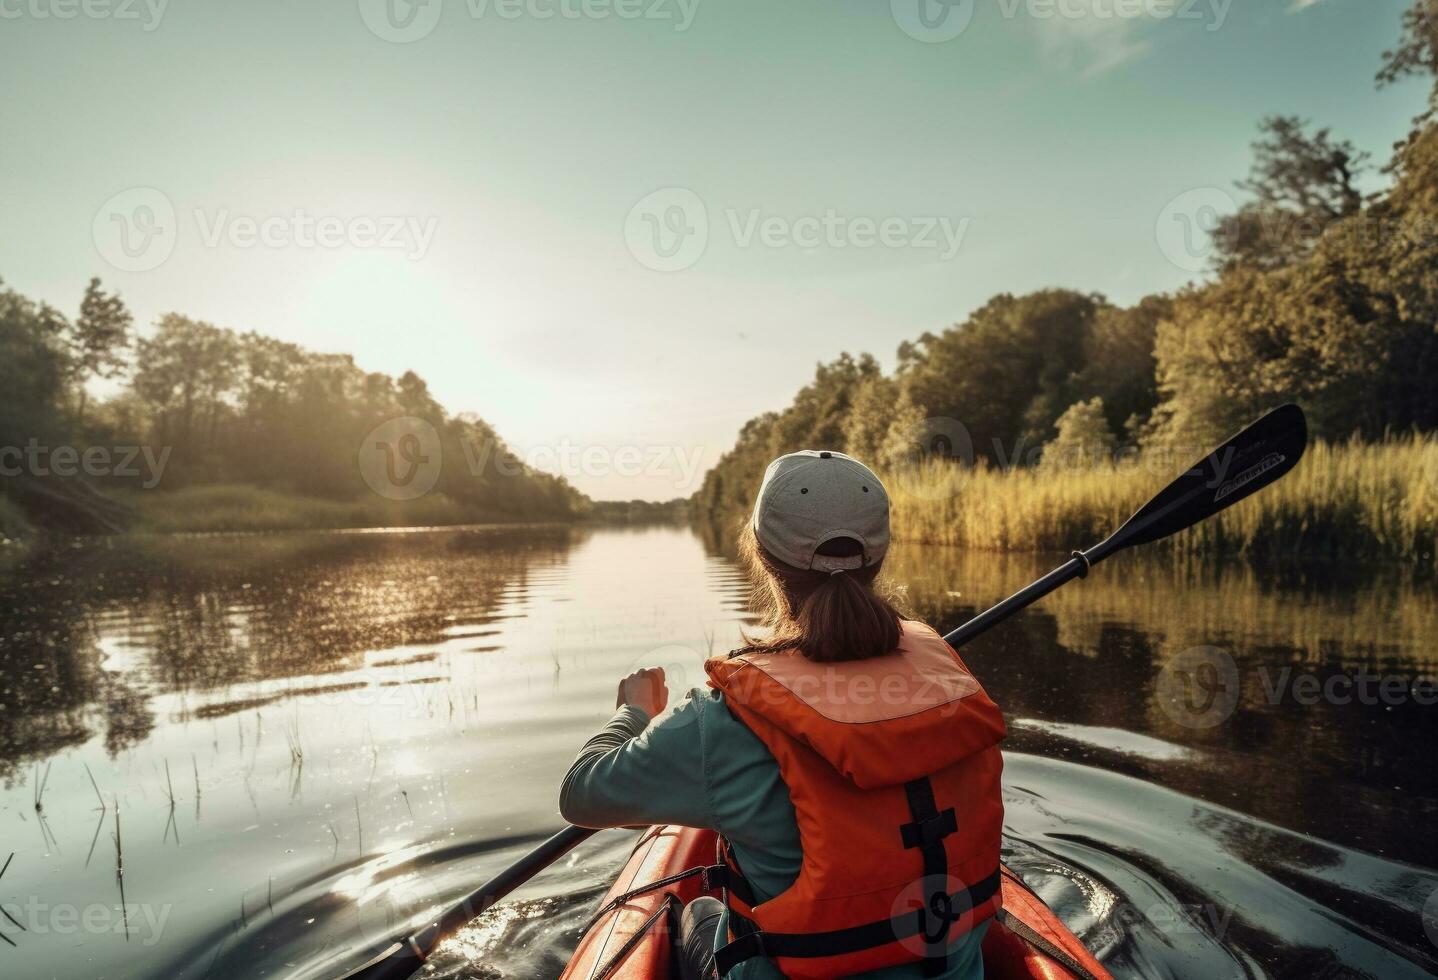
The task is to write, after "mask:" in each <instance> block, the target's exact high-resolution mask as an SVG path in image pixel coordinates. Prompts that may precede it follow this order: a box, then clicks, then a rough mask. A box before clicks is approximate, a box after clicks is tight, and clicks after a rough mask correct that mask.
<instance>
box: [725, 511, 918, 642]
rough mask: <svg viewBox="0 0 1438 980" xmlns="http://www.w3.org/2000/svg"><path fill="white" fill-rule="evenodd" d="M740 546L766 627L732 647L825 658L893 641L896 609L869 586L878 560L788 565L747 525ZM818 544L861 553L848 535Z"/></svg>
mask: <svg viewBox="0 0 1438 980" xmlns="http://www.w3.org/2000/svg"><path fill="white" fill-rule="evenodd" d="M740 549H741V552H742V555H743V558H744V563H745V565H746V566H747V567H748V570H749V574H750V577H751V578H752V579H753V582H754V598H755V604H756V605H757V606H758V607H759V610H760V612H761V614H762V622H763V624H764V625H765V626H766V627H768V628H769V630H770V633H769V636H768V637H767V638H765V639H763V640H759V641H756V640H754V639H752V638H751V637H749V636H748V635H747V634H746V635H745V637H744V639H745V641H746V642H747V643H748V644H749V645H748V646H746V647H744V649H743V650H740V651H738V652H740V653H774V652H778V651H783V650H798V651H799V652H801V653H802V654H803V655H804V656H806V657H808V658H809V659H810V660H814V661H817V662H820V663H827V662H833V661H841V660H865V659H868V658H869V657H881V656H883V655H884V654H887V653H892V652H893V651H894V649H895V648H897V647H898V645H899V639H900V637H901V635H902V631H901V628H900V626H899V621H900V616H899V613H898V610H896V609H895V608H894V607H893V605H891V604H890V603H889V601H888V600H887V599H885V598H884V597H883V596H881V595H879V594H878V593H876V592H875V591H874V580H875V579H876V578H877V577H878V574H879V567H880V565H881V564H882V563H878V562H876V563H875V564H873V565H869V566H867V567H865V568H853V569H847V570H845V571H841V572H833V573H830V572H826V571H817V570H814V569H800V568H792V567H790V566H789V565H786V564H784V563H782V562H780V561H779V560H778V559H776V558H775V557H774V556H773V555H771V554H769V553H768V552H767V551H765V550H764V547H763V546H762V545H761V544H759V540H758V538H757V537H756V536H755V535H754V530H753V528H752V527H751V526H746V527H745V529H744V533H743V535H742V537H741V539H740ZM819 550H820V553H822V554H826V555H831V556H836V557H850V556H853V555H856V554H860V553H861V549H860V548H859V543H858V542H857V541H855V540H853V539H852V538H839V539H836V540H834V541H830V542H826V543H825V544H824V545H823V546H822V547H821V548H820V549H819Z"/></svg>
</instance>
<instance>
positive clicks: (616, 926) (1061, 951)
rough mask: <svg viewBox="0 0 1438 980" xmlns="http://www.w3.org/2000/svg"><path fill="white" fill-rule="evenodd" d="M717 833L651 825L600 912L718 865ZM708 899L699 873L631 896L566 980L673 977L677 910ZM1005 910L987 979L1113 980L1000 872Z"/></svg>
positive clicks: (593, 933) (990, 941)
mask: <svg viewBox="0 0 1438 980" xmlns="http://www.w3.org/2000/svg"><path fill="white" fill-rule="evenodd" d="M714 849H715V838H714V832H713V831H709V830H695V829H693V828H691V827H651V828H650V829H649V830H647V831H645V833H644V835H643V836H642V837H640V839H639V843H638V845H637V846H636V847H635V848H634V853H633V855H631V856H630V858H629V863H628V864H626V865H625V866H624V869H623V870H622V871H620V872H619V877H617V878H616V879H615V880H614V885H613V887H611V888H610V890H609V894H608V895H606V896H605V899H604V902H603V903H602V904H601V905H600V907H601V908H606V907H608V906H609V905H610V904H611V903H613V902H614V900H615V899H616V898H618V897H620V896H623V895H625V894H627V893H629V892H632V891H634V890H635V889H638V888H643V887H644V886H645V885H649V884H652V883H654V882H657V881H660V880H662V879H665V878H670V877H672V876H675V875H679V874H681V873H683V872H685V871H687V870H689V869H691V868H699V867H703V866H704V865H706V864H710V863H712V862H713V860H714ZM704 894H717V893H714V892H705V891H704V885H703V880H702V878H701V877H699V876H697V875H695V876H691V877H687V878H684V879H682V880H680V881H677V882H675V883H673V884H670V885H665V886H663V887H660V888H656V889H654V890H651V891H645V892H643V893H641V894H638V895H634V896H632V897H630V898H629V899H628V900H626V901H624V902H623V903H622V904H619V905H618V906H617V907H615V908H614V909H613V910H612V911H609V912H607V913H605V914H604V915H602V916H600V917H599V918H598V919H596V920H595V921H594V922H593V923H592V924H591V925H590V927H589V929H588V930H587V931H586V932H585V934H584V938H583V939H582V940H580V943H579V948H578V949H577V950H575V952H574V957H573V959H571V960H570V961H569V967H568V968H567V969H566V970H565V971H564V978H563V980H669V978H671V977H672V976H674V975H675V974H674V973H672V972H671V971H672V969H673V966H674V957H673V950H672V948H671V943H672V942H673V935H674V924H675V923H677V922H678V916H677V911H676V910H677V909H678V908H679V907H682V904H683V903H685V902H688V901H690V900H692V899H695V898H698V897H699V896H700V895H704ZM1002 895H1003V906H1004V911H1003V913H1002V914H1001V915H1000V917H999V918H997V919H995V920H994V921H993V922H992V923H990V925H989V931H988V933H987V934H986V935H985V936H984V947H983V948H984V976H985V980H1112V977H1111V976H1110V975H1109V973H1108V971H1107V970H1105V969H1104V968H1103V966H1102V965H1101V964H1100V963H1099V962H1098V960H1096V959H1094V957H1093V955H1092V954H1091V953H1090V952H1089V951H1088V949H1086V948H1085V947H1084V944H1083V943H1082V942H1080V941H1079V939H1078V937H1077V936H1075V935H1074V934H1073V933H1072V932H1070V931H1069V930H1068V927H1067V926H1065V925H1064V924H1063V923H1062V922H1060V921H1059V919H1058V917H1057V916H1056V915H1054V914H1053V912H1052V911H1051V910H1050V909H1049V907H1048V906H1047V905H1045V904H1044V903H1043V901H1042V900H1040V899H1039V897H1038V896H1037V895H1035V894H1034V893H1033V892H1031V891H1029V890H1028V888H1026V887H1025V886H1024V884H1023V883H1022V882H1021V881H1019V879H1018V877H1017V876H1016V875H1014V873H1013V872H1011V871H1010V870H1009V869H1008V868H1004V869H1003V884H1002Z"/></svg>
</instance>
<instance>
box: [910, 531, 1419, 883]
mask: <svg viewBox="0 0 1438 980" xmlns="http://www.w3.org/2000/svg"><path fill="white" fill-rule="evenodd" d="M896 558H897V560H896V562H895V564H894V566H893V577H894V579H895V581H896V582H899V583H902V584H903V586H904V587H905V591H906V594H907V597H908V599H909V602H910V605H911V606H912V607H913V608H914V609H915V610H916V611H917V612H918V613H919V614H920V615H922V616H923V617H925V618H927V619H929V620H930V621H931V622H934V623H936V624H938V625H940V627H941V628H948V627H951V626H955V625H958V624H959V623H961V622H963V621H964V620H965V619H966V618H968V617H969V616H970V615H972V614H973V613H974V612H976V611H978V610H980V609H982V608H984V607H986V606H987V605H988V604H990V603H991V602H993V601H995V600H997V599H999V598H1002V597H1003V596H1004V595H1007V594H1009V593H1010V592H1012V591H1014V590H1016V589H1018V588H1020V587H1022V586H1023V585H1025V584H1027V583H1028V582H1029V581H1032V579H1033V578H1035V577H1037V576H1038V575H1039V574H1041V573H1042V572H1043V571H1046V570H1047V569H1048V568H1049V567H1051V566H1052V565H1053V564H1055V563H1056V562H1057V560H1058V559H1056V558H1052V557H1048V558H1046V557H1043V556H1028V555H1024V556H996V555H982V554H980V555H974V554H965V553H963V552H959V551H956V550H953V549H919V548H909V549H902V551H901V552H900V554H898V555H897V556H896ZM1435 636H1438V601H1435V599H1434V595H1433V592H1432V587H1431V584H1427V583H1423V582H1416V583H1415V582H1413V581H1411V580H1407V579H1405V578H1404V577H1403V576H1402V575H1400V574H1396V573H1394V572H1392V571H1388V572H1386V573H1385V572H1384V571H1381V570H1378V571H1372V570H1370V571H1369V573H1368V574H1367V577H1366V578H1364V579H1362V580H1360V581H1353V580H1351V579H1350V580H1345V579H1344V578H1343V577H1342V576H1340V575H1338V574H1336V572H1335V573H1330V574H1324V570H1323V568H1322V567H1321V566H1315V565H1312V564H1310V565H1308V566H1306V567H1305V568H1303V569H1300V570H1296V571H1293V570H1290V571H1285V570H1281V569H1266V570H1261V571H1260V570H1255V569H1253V568H1251V567H1247V566H1242V565H1233V566H1226V567H1214V566H1211V565H1204V564H1202V563H1198V562H1193V561H1176V560H1172V559H1168V558H1165V557H1163V556H1159V557H1156V558H1155V557H1151V556H1142V555H1135V554H1130V555H1125V556H1120V557H1118V558H1116V559H1114V560H1113V561H1111V562H1110V563H1108V564H1105V565H1104V566H1102V567H1101V568H1100V569H1099V570H1097V571H1096V572H1095V573H1094V574H1093V575H1092V576H1090V577H1089V578H1088V579H1087V580H1085V581H1083V582H1078V583H1074V584H1072V585H1070V586H1067V587H1066V588H1064V589H1062V590H1060V591H1059V592H1057V593H1055V594H1053V595H1051V596H1049V597H1047V598H1046V599H1045V600H1044V601H1043V603H1042V604H1041V605H1040V606H1038V607H1036V608H1033V609H1031V610H1030V611H1029V612H1028V613H1026V614H1025V615H1024V616H1022V617H1020V618H1019V619H1018V620H1017V621H1015V622H1012V623H1010V624H1006V625H1005V626H1004V627H1002V628H1000V629H998V630H995V631H993V632H991V633H989V634H987V635H985V636H982V637H980V638H978V639H977V640H976V641H975V642H974V643H972V644H971V645H970V646H969V647H968V648H966V649H965V650H964V656H965V659H966V660H968V661H969V663H970V665H971V666H972V667H973V669H974V670H975V671H976V672H977V673H978V675H979V676H980V677H982V678H983V679H984V682H985V684H986V686H987V687H988V688H989V690H990V692H991V693H992V694H993V695H994V696H995V698H996V699H997V700H998V702H999V703H1000V704H1001V705H1002V706H1003V707H1004V710H1005V713H1006V714H1007V715H1008V717H1009V719H1010V725H1011V729H1012V735H1011V738H1010V741H1009V742H1008V747H1009V748H1010V749H1011V750H1014V751H1024V752H1035V753H1039V754H1042V755H1046V756H1052V757H1057V758H1064V759H1069V760H1073V761H1077V762H1082V763H1084V764H1087V765H1102V766H1104V767H1106V768H1110V769H1114V770H1116V771H1119V772H1124V773H1128V774H1130V775H1134V776H1138V777H1140V778H1143V779H1146V780H1150V781H1153V782H1157V783H1160V784H1162V785H1165V786H1168V787H1171V788H1175V789H1179V790H1182V791H1183V792H1185V793H1188V794H1190V795H1192V796H1196V797H1199V798H1202V799H1206V800H1210V801H1213V802H1217V803H1222V804H1225V805H1228V806H1233V807H1236V808H1238V809H1241V810H1242V811H1244V812H1245V813H1249V814H1252V815H1254V816H1258V817H1262V818H1264V819H1267V820H1272V821H1274V822H1276V823H1280V824H1282V825H1284V826H1286V827H1290V828H1292V829H1294V830H1298V831H1302V832H1304V833H1309V834H1313V835H1316V836H1319V837H1323V838H1325V839H1327V840H1331V841H1335V842H1339V843H1342V844H1345V845H1348V846H1353V847H1359V848H1362V849H1364V850H1367V851H1371V852H1372V853H1374V854H1383V855H1389V856H1392V857H1396V858H1401V859H1403V860H1407V861H1412V862H1415V863H1418V864H1422V865H1424V866H1427V867H1434V866H1438V840H1435V838H1434V837H1433V835H1431V834H1427V833H1424V832H1421V831H1419V830H1418V828H1419V827H1422V826H1425V825H1428V824H1430V823H1431V822H1432V820H1433V819H1434V817H1435V816H1438V768H1435V767H1434V766H1433V765H1432V762H1431V752H1432V746H1433V745H1434V744H1435V743H1438V707H1435V706H1434V705H1433V704H1432V702H1431V701H1428V702H1427V703H1424V699H1423V692H1424V690H1425V688H1424V684H1423V682H1424V681H1425V679H1426V680H1428V681H1431V680H1433V679H1435V678H1438V654H1435V649H1434V646H1433V637H1435ZM1193 651H1199V654H1198V657H1197V659H1196V660H1194V658H1193V656H1192V652H1193ZM1181 657H1189V658H1190V660H1194V662H1195V663H1196V664H1197V666H1199V667H1204V666H1206V663H1205V661H1206V660H1208V659H1211V658H1231V659H1230V660H1228V661H1224V663H1230V662H1231V664H1232V668H1233V677H1232V680H1233V684H1232V686H1231V691H1230V696H1231V698H1232V702H1231V703H1230V704H1228V705H1226V706H1224V707H1225V710H1224V711H1223V712H1222V713H1221V714H1220V713H1219V712H1218V711H1217V709H1214V711H1212V712H1210V713H1209V714H1208V715H1203V714H1198V713H1189V712H1188V711H1186V710H1183V706H1182V705H1180V706H1179V708H1178V709H1177V710H1175V706H1174V704H1173V703H1172V700H1171V696H1172V695H1173V693H1174V692H1173V691H1171V690H1165V686H1166V685H1171V684H1172V685H1176V684H1179V683H1180V682H1181V681H1184V680H1187V679H1188V678H1184V677H1183V676H1182V674H1181V673H1180V675H1179V677H1177V678H1175V677H1174V675H1173V674H1172V673H1167V674H1166V672H1165V671H1166V669H1169V670H1170V671H1171V670H1172V667H1173V665H1174V662H1175V660H1176V659H1177V658H1181ZM1179 666H1180V667H1181V666H1182V665H1181V664H1180V665H1179ZM1300 676H1311V677H1313V678H1314V679H1315V683H1319V684H1321V683H1323V682H1326V681H1327V680H1328V679H1330V678H1339V679H1340V680H1342V681H1343V682H1344V683H1342V684H1340V685H1339V686H1337V687H1336V688H1334V689H1333V690H1334V691H1335V693H1336V694H1337V698H1336V699H1335V700H1333V701H1330V700H1329V699H1328V698H1325V697H1323V696H1321V695H1320V696H1319V697H1318V698H1316V699H1309V698H1305V697H1302V696H1301V695H1302V693H1303V692H1302V689H1301V688H1300V687H1298V686H1296V685H1297V682H1296V681H1295V678H1297V677H1300ZM1364 677H1374V678H1376V677H1381V678H1388V679H1391V681H1392V682H1393V683H1392V684H1391V685H1390V689H1389V693H1390V694H1391V695H1393V696H1392V697H1391V698H1389V699H1388V701H1387V702H1385V701H1383V700H1380V699H1377V698H1376V697H1375V698H1373V699H1371V700H1373V702H1374V703H1363V699H1362V697H1361V695H1362V692H1363V687H1362V684H1361V681H1362V679H1363V678H1364ZM1348 681H1353V682H1354V684H1353V686H1352V687H1351V688H1350V687H1349V685H1348V683H1347V682H1348ZM1414 681H1417V682H1418V684H1417V686H1416V687H1414V686H1413V682H1414ZM1196 683H1198V684H1201V683H1202V677H1201V674H1200V676H1199V678H1198V680H1197V681H1196ZM1370 687H1371V689H1372V693H1374V694H1375V695H1376V694H1377V692H1378V691H1379V690H1380V688H1379V686H1378V685H1376V684H1370ZM1194 693H1195V694H1199V693H1202V692H1201V691H1195V692H1194ZM1309 700H1312V701H1313V703H1305V702H1307V701H1309Z"/></svg>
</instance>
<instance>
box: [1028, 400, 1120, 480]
mask: <svg viewBox="0 0 1438 980" xmlns="http://www.w3.org/2000/svg"><path fill="white" fill-rule="evenodd" d="M1057 428H1058V435H1057V436H1055V437H1054V439H1053V440H1052V441H1051V442H1050V443H1049V444H1048V445H1046V446H1044V455H1043V465H1044V466H1046V467H1052V468H1056V469H1085V468H1088V467H1092V466H1095V465H1098V464H1100V463H1104V462H1108V461H1110V460H1112V459H1113V458H1114V453H1115V452H1116V451H1117V449H1118V440H1117V439H1115V438H1114V435H1113V432H1112V430H1110V428H1109V424H1108V418H1107V416H1106V415H1105V413H1104V405H1103V399H1102V398H1090V399H1089V400H1088V401H1083V402H1074V403H1073V404H1072V405H1070V406H1069V407H1068V410H1067V411H1065V412H1064V413H1063V415H1061V416H1059V420H1058V425H1057Z"/></svg>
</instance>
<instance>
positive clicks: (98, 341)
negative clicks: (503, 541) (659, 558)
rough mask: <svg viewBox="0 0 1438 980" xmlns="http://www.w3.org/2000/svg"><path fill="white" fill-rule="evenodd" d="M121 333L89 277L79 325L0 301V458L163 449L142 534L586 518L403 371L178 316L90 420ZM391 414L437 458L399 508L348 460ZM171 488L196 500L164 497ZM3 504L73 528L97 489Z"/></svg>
mask: <svg viewBox="0 0 1438 980" xmlns="http://www.w3.org/2000/svg"><path fill="white" fill-rule="evenodd" d="M129 328H130V314H129V312H128V311H127V310H126V309H125V307H124V305H123V304H122V303H121V302H120V300H119V299H118V298H117V297H115V296H112V295H109V294H106V293H105V292H104V291H103V290H102V289H101V288H100V284H99V281H98V280H91V281H90V285H89V287H88V288H87V290H86V292H85V298H84V300H83V301H82V303H81V309H80V315H79V317H78V318H77V319H76V320H75V322H74V324H73V325H71V324H70V323H69V322H67V321H66V319H65V318H64V317H63V316H61V315H60V314H59V313H58V312H56V311H55V310H53V309H51V308H50V307H48V306H44V305H37V304H35V303H33V302H31V301H30V300H27V299H25V298H24V297H22V296H19V295H18V294H16V293H14V292H12V291H10V290H4V291H3V292H0V384H3V385H4V386H5V389H6V391H7V396H6V401H5V409H4V411H3V413H0V446H24V445H25V444H26V443H27V442H28V441H29V440H30V439H36V440H37V441H38V442H39V443H41V444H44V445H49V446H54V445H60V444H67V445H72V446H76V447H77V448H79V449H83V448H85V447H86V446H87V445H92V444H93V445H107V446H124V445H142V446H147V447H150V448H151V450H152V451H153V452H154V453H156V454H159V453H161V452H166V451H168V453H169V455H168V457H167V465H166V468H165V470H164V474H163V475H164V482H163V484H162V485H161V490H160V491H156V492H151V493H146V494H135V495H132V496H131V499H132V500H133V502H134V503H135V505H136V506H137V508H138V509H139V510H140V512H141V515H140V516H141V521H142V522H143V523H145V524H147V525H148V526H150V527H166V528H185V529H220V528H223V529H239V528H257V527H316V526H326V522H332V523H331V524H330V525H329V526H356V525H368V524H391V523H394V522H395V521H397V520H417V521H420V522H443V523H455V522H464V521H476V520H501V519H517V520H552V519H569V518H573V517H577V516H580V515H582V514H584V513H585V512H587V510H588V501H587V499H586V498H585V497H584V496H583V495H582V494H580V493H578V492H577V491H576V490H574V488H572V487H571V486H569V484H568V483H566V482H565V481H564V480H562V479H560V478H557V477H554V476H551V475H549V474H545V473H539V472H536V471H534V470H532V469H530V468H529V467H527V466H525V465H524V464H523V463H522V462H521V461H520V460H519V459H518V458H517V457H516V456H515V455H514V453H513V452H512V451H511V450H510V449H509V448H508V447H507V446H506V445H505V444H504V442H503V440H501V439H500V438H499V436H498V435H497V434H496V433H495V431H494V430H493V429H492V428H491V427H490V426H489V425H488V424H487V423H485V422H484V421H483V420H482V419H480V418H478V417H476V416H472V415H461V416H450V415H448V414H447V413H446V412H445V410H444V409H443V407H442V406H440V405H439V404H438V402H436V401H435V399H434V398H433V396H432V395H431V394H430V392H429V389H428V387H427V386H426V384H425V382H424V380H423V379H421V378H420V377H419V376H418V375H416V374H414V373H413V372H405V373H404V374H402V375H400V376H399V377H398V378H394V377H391V376H389V375H386V374H379V373H373V372H366V371H363V370H361V369H360V368H359V367H358V366H357V365H356V364H355V363H354V361H353V359H352V358H350V357H349V356H347V355H335V354H316V353H313V352H310V351H306V350H304V349H303V348H300V347H298V346H296V345H294V344H290V343H286V342H284V341H280V340H276V339H274V338H272V337H266V336H263V335H261V334H258V333H243V334H241V333H236V332H235V331H233V330H227V329H224V328H221V327H217V326H214V325H212V324H209V323H204V322H201V321H198V320H193V319H191V318H189V317H185V316H182V315H180V314H178V313H168V314H166V315H164V316H162V317H161V318H160V320H159V321H158V323H156V324H155V327H154V329H153V331H152V332H150V333H149V335H147V336H144V337H141V338H139V339H138V340H137V341H135V342H134V347H135V354H136V356H135V367H134V370H133V372H132V373H131V374H130V375H129V378H128V382H129V384H128V387H127V389H126V390H125V391H124V392H123V393H122V394H120V395H118V396H117V397H115V398H112V399H110V400H109V401H107V402H104V403H102V404H100V405H98V406H95V407H94V408H93V409H92V410H91V411H90V412H89V413H88V415H87V414H86V413H85V396H84V390H85V389H84V385H85V382H86V381H88V380H89V379H90V378H93V377H106V378H108V377H114V376H116V373H117V372H120V371H121V370H122V369H123V368H124V365H125V362H124V358H123V357H122V352H123V351H124V350H125V348H126V347H127V346H128V345H129V344H130V341H131V338H130V335H129ZM71 406H78V408H77V409H75V410H73V411H72V409H71ZM400 416H411V417H416V418H420V419H423V420H424V421H426V422H428V423H429V424H430V425H432V426H433V427H434V429H435V431H436V432H437V433H438V435H439V438H440V450H441V458H442V460H443V466H442V469H441V471H440V476H439V482H438V485H437V486H436V487H435V490H434V491H433V492H432V494H431V495H430V496H431V497H433V499H432V500H431V499H428V498H426V499H425V500H424V501H422V502H416V503H414V504H412V505H409V506H407V507H394V506H390V505H389V503H388V502H387V501H384V500H382V499H381V498H378V497H375V496H374V494H372V493H371V492H370V490H369V489H368V487H367V486H366V485H365V483H364V482H363V478H362V476H361V474H360V470H359V466H358V463H357V458H358V452H359V449H360V447H361V444H362V442H363V440H364V438H365V436H366V434H367V433H369V432H370V431H372V430H373V429H374V428H375V427H376V426H378V425H380V424H381V423H383V422H385V421H387V420H389V419H392V418H396V417H400ZM82 423H83V426H82ZM146 475H147V476H149V475H150V474H146ZM109 482H110V483H111V484H117V483H118V486H114V485H112V486H111V487H110V489H123V488H124V487H125V486H126V484H125V483H124V482H123V481H118V480H117V479H115V478H110V480H109ZM40 483H43V484H44V485H43V486H38V485H37V484H40ZM237 487H238V489H237ZM181 488H190V489H191V490H194V491H195V492H194V493H192V494H190V495H188V496H176V495H171V494H168V493H165V492H164V491H168V490H176V489H181ZM198 488H210V489H209V490H208V491H207V492H199V489H198ZM0 492H4V493H6V494H7V495H9V496H11V497H13V498H15V499H19V500H21V502H22V503H23V505H24V507H25V509H26V510H27V511H34V512H32V513H31V514H30V516H31V518H32V521H33V522H34V523H38V524H52V523H60V521H59V520H58V518H59V516H60V515H59V513H58V512H56V511H55V508H56V507H61V508H62V509H63V510H64V511H65V514H66V520H65V522H64V523H65V524H66V525H67V526H68V527H71V528H74V529H78V528H80V527H83V523H82V520H81V519H82V518H83V517H84V516H85V515H86V514H89V513H92V512H94V511H95V507H96V502H95V498H94V496H93V490H89V489H88V488H83V487H74V486H70V487H58V486H57V485H56V484H55V483H54V481H53V480H50V479H48V478H47V479H44V480H37V479H35V478H33V477H32V476H25V477H21V478H18V479H16V480H13V481H8V482H5V483H0ZM57 493H60V494H61V497H59V498H57V497H56V494H57ZM367 498H373V499H367ZM267 522H270V523H267Z"/></svg>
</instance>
